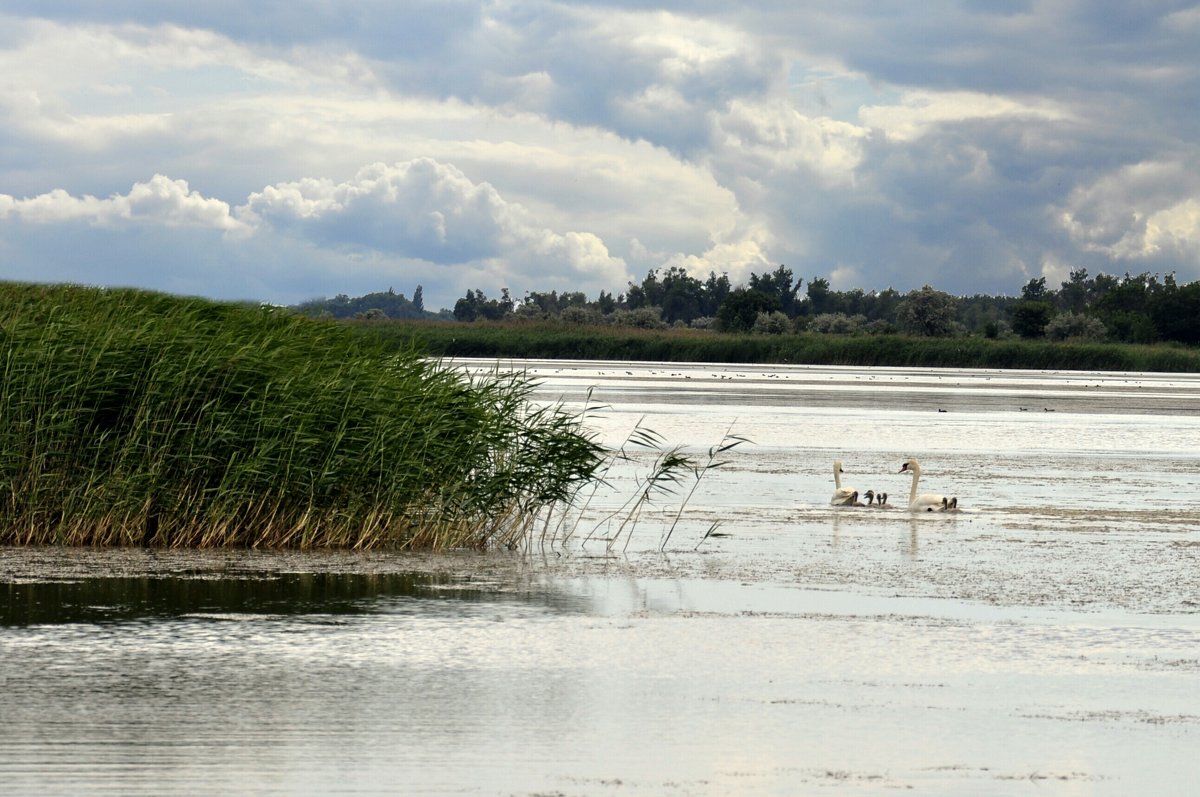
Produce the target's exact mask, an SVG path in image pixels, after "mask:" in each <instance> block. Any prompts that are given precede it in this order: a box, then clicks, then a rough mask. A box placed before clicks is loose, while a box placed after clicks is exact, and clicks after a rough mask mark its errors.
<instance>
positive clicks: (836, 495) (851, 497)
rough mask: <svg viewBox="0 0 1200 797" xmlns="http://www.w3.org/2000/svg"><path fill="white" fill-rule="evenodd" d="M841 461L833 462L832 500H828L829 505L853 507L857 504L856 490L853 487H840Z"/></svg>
mask: <svg viewBox="0 0 1200 797" xmlns="http://www.w3.org/2000/svg"><path fill="white" fill-rule="evenodd" d="M842 473H843V471H842V461H841V460H840V459H838V460H834V462H833V486H834V490H833V498H830V499H829V503H831V504H833V505H834V506H853V505H854V504H856V503H858V490H855V489H854V488H853V487H843V486H842Z"/></svg>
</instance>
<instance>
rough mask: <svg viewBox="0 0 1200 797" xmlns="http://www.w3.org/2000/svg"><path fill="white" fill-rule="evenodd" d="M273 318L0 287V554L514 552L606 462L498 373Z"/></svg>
mask: <svg viewBox="0 0 1200 797" xmlns="http://www.w3.org/2000/svg"><path fill="white" fill-rule="evenodd" d="M426 352H427V349H426V348H424V347H422V348H420V349H417V348H414V346H411V345H403V346H396V345H395V341H386V342H385V341H380V340H377V339H372V338H371V337H369V336H363V335H360V334H355V333H354V332H353V331H352V330H350V329H347V328H346V327H345V326H341V325H337V324H334V323H329V322H314V321H311V320H308V319H305V318H301V317H298V316H295V315H293V314H290V313H286V312H280V311H277V310H274V309H271V308H260V307H255V306H245V305H234V304H225V303H216V302H210V301H205V300H200V299H183V298H177V297H169V296H165V295H160V294H152V293H146V292H140V291H133V290H100V289H90V288H79V287H68V286H34V285H22V284H0V358H2V360H0V544H4V545H14V544H17V545H20V544H71V545H152V546H174V547H195V546H289V547H299V548H313V547H329V546H336V547H351V548H369V547H375V546H392V547H421V548H434V549H445V548H455V547H465V546H474V547H486V546H493V545H513V544H517V543H518V542H519V541H520V540H522V539H525V538H526V537H527V536H528V535H529V534H530V530H531V529H532V528H533V527H534V524H535V523H539V522H542V523H544V522H545V521H546V519H547V516H548V514H549V513H551V512H553V511H555V510H556V508H561V507H563V506H564V505H569V504H570V502H571V501H572V500H573V498H574V496H575V494H576V492H577V491H578V490H579V489H580V488H581V487H582V486H583V485H585V484H587V483H589V482H590V481H591V480H593V479H594V478H595V476H596V472H597V469H598V468H599V467H600V466H601V461H602V459H603V452H602V451H601V449H600V447H599V445H598V444H597V443H595V442H594V441H593V440H592V439H591V438H590V437H589V436H587V435H586V434H584V433H583V432H582V431H581V429H582V427H581V423H580V418H579V417H578V416H577V415H573V414H570V413H567V412H564V411H563V410H562V409H561V408H555V407H552V408H545V407H540V406H537V405H533V404H531V403H530V402H528V401H527V399H528V397H529V395H530V392H531V390H532V386H531V385H530V384H529V383H527V382H525V381H523V380H522V379H520V378H518V377H516V376H511V375H503V374H495V375H492V376H489V377H483V378H473V379H469V380H468V379H467V378H466V377H464V376H462V375H461V374H460V373H458V372H457V371H453V370H451V369H448V368H443V367H441V366H440V365H438V364H437V363H436V362H434V361H430V360H428V359H427V358H425V357H424V356H423V355H424V354H426Z"/></svg>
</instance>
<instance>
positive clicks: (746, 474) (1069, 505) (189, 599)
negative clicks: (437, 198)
mask: <svg viewBox="0 0 1200 797" xmlns="http://www.w3.org/2000/svg"><path fill="white" fill-rule="evenodd" d="M459 364H460V365H461V366H462V367H463V368H464V369H467V370H472V371H474V370H488V369H490V368H493V367H496V363H495V362H494V361H488V362H483V361H462V362H460V363H459ZM502 367H505V368H509V367H516V368H519V369H521V370H525V371H526V372H528V373H529V374H530V375H531V376H533V377H534V378H536V379H538V380H539V381H540V383H541V387H540V388H539V393H538V395H539V397H540V398H541V399H543V400H546V401H555V400H562V401H564V402H565V403H566V404H567V405H568V406H570V407H573V408H582V407H583V406H584V402H585V401H590V402H591V405H592V409H591V410H589V413H588V416H587V417H588V425H589V428H590V429H592V430H593V431H594V432H595V434H597V435H598V436H599V437H600V438H601V439H602V440H604V441H605V442H606V443H608V444H609V445H610V446H612V447H618V446H621V444H622V443H623V442H624V441H625V440H626V439H627V438H628V437H629V435H630V433H631V431H632V430H633V429H634V428H635V427H637V426H638V425H639V424H640V425H641V426H642V427H646V428H650V429H653V430H654V431H655V432H657V433H658V434H660V435H661V436H662V437H663V438H664V440H665V441H666V445H668V446H670V445H680V446H683V447H684V450H685V451H686V452H687V453H690V454H692V455H693V456H696V457H698V458H699V459H700V461H705V460H707V458H708V451H709V449H710V448H711V447H713V446H715V445H718V444H719V443H720V442H721V441H722V439H723V438H725V436H726V435H727V434H734V435H738V436H740V437H743V438H746V439H747V441H748V442H746V443H743V444H740V445H738V446H737V447H735V448H733V449H732V450H730V451H728V452H727V453H726V454H725V455H723V456H722V457H721V459H722V460H724V461H725V464H724V465H722V467H720V468H716V469H713V470H710V471H709V472H707V473H706V474H705V475H704V476H703V478H701V479H700V480H699V482H695V481H694V480H685V481H684V482H683V483H682V484H681V485H680V490H679V492H677V493H676V494H675V495H673V496H670V495H668V496H660V497H659V498H657V499H656V500H655V501H653V502H652V503H651V504H650V505H649V506H648V507H646V508H645V509H644V510H643V511H642V513H641V515H640V516H639V517H638V519H637V520H636V522H633V521H629V522H626V523H625V524H624V526H622V521H623V520H626V518H627V517H628V512H627V510H621V507H622V505H623V503H624V502H625V501H626V500H627V499H628V498H629V497H630V496H631V495H633V494H634V493H635V491H636V490H637V489H638V485H639V479H641V478H642V477H643V476H644V474H645V473H646V472H647V469H648V467H649V465H650V463H651V462H652V460H653V453H652V452H646V451H639V450H636V449H634V448H632V447H630V448H628V449H627V450H628V451H629V453H630V455H631V456H630V460H629V461H623V462H618V463H616V464H614V467H613V469H612V470H611V471H610V473H609V481H610V483H611V487H610V488H608V489H605V490H602V491H599V492H598V493H597V494H596V495H595V496H594V497H593V498H592V500H591V502H590V503H589V505H588V508H587V512H586V513H585V514H584V516H583V517H579V518H576V517H572V518H570V519H569V520H568V522H567V523H566V524H564V525H562V526H558V527H554V528H551V529H548V530H547V533H546V535H545V536H544V537H539V539H538V540H536V543H535V545H534V546H533V547H532V549H531V550H529V551H524V552H503V553H500V552H496V553H488V554H479V553H470V554H452V555H446V556H432V555H415V554H410V555H398V554H388V553H368V554H353V553H345V552H339V553H321V554H298V553H294V552H285V553H264V552H210V553H197V552H161V551H141V550H137V551H120V550H115V551H112V550H110V551H63V550H55V549H36V550H24V549H0V595H3V596H4V601H3V603H2V604H0V606H2V612H0V689H2V691H0V784H2V786H0V791H2V792H3V793H4V794H78V793H89V794H108V793H113V794H116V793H119V794H163V793H188V794H205V793H213V794H215V793H220V794H228V793H248V794H327V793H359V794H363V793H379V794H454V795H458V794H471V795H522V796H525V795H528V796H529V797H532V796H533V795H618V796H620V795H639V796H640V795H727V794H744V795H791V794H830V793H833V794H847V795H850V794H853V795H862V794H894V793H897V792H898V791H902V792H909V793H915V794H936V795H963V794H972V795H1018V794H1019V795H1024V794H1037V795H1046V794H1051V795H1130V794H1155V795H1176V794H1177V795H1185V794H1187V795H1190V794H1195V793H1197V790H1198V789H1200V785H1198V784H1200V756H1197V754H1196V753H1197V750H1200V503H1198V502H1197V496H1198V495H1200V378H1197V377H1194V376H1167V375H1147V374H1107V373H1106V374H1097V373H1086V374H1085V373H1065V372H1064V373H1046V372H1000V371H965V370H924V369H922V370H917V369H894V368H889V369H864V368H828V367H811V368H810V367H782V366H780V367H763V366H736V367H728V366H683V365H679V364H633V363H614V362H608V363H581V362H548V361H528V362H520V363H509V362H505V363H503V364H502ZM909 458H917V459H919V460H920V462H921V465H922V468H923V474H922V477H921V491H922V492H925V491H930V492H938V493H944V494H946V495H953V496H956V497H957V498H958V499H959V503H960V506H961V508H962V511H960V512H957V513H940V512H939V513H927V514H916V515H912V514H910V513H908V512H906V511H905V510H904V505H905V503H906V500H907V494H908V491H909V488H910V485H911V480H910V478H909V476H908V475H907V474H901V473H898V472H897V471H899V469H900V465H901V463H902V462H903V461H904V460H906V459H909ZM835 459H838V460H841V461H842V463H843V469H844V470H845V474H844V476H843V479H844V481H845V483H847V484H851V485H853V486H855V487H857V488H858V489H859V490H860V492H865V490H867V489H872V490H875V491H877V492H887V493H888V494H889V504H890V505H891V506H892V508H890V509H878V508H866V507H862V508H852V507H847V508H834V507H831V506H830V505H829V503H828V502H829V497H830V494H831V493H832V492H833V473H832V467H833V466H832V463H833V461H834V460H835ZM693 486H695V491H694V492H692V493H691V494H690V495H688V492H689V491H690V490H691V489H692V487H693ZM685 496H686V497H687V500H686V502H684V501H683V498H684V497H685ZM681 504H682V513H680V509H681ZM672 524H675V525H674V528H673V530H672ZM714 526H715V529H714ZM668 531H669V532H670V536H669V538H668ZM710 531H713V532H714V533H712V534H708V536H706V533H708V532H710ZM564 536H568V539H567V540H566V542H565V543H564V542H563V539H562V538H563V537H564Z"/></svg>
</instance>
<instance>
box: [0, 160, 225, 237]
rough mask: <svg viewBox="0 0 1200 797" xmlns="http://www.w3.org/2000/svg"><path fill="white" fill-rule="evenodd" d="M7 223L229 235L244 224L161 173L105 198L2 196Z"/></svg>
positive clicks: (1, 214)
mask: <svg viewBox="0 0 1200 797" xmlns="http://www.w3.org/2000/svg"><path fill="white" fill-rule="evenodd" d="M5 218H13V219H16V220H20V221H24V222H28V223H31V224H54V223H61V222H72V221H82V222H85V223H87V224H90V225H93V226H98V227H116V226H119V225H123V224H145V225H153V224H161V225H165V226H167V227H202V228H208V229H213V230H220V231H224V232H233V231H236V230H239V229H242V224H241V223H240V222H238V221H237V220H236V219H234V218H233V217H232V216H231V215H230V212H229V205H228V204H227V203H225V202H223V201H221V200H219V199H213V198H210V197H204V196H202V195H201V194H200V193H199V192H198V191H193V190H191V189H190V188H189V187H188V184H187V181H186V180H172V179H170V178H168V177H164V176H163V175H161V174H156V175H154V177H152V178H150V179H149V180H148V181H146V182H142V183H134V185H133V187H132V188H131V189H130V190H129V193H127V194H114V195H113V196H110V197H107V198H105V199H97V198H96V197H94V196H87V195H84V196H78V197H76V196H72V195H71V194H69V193H67V192H66V191H64V190H62V189H55V190H53V191H50V192H48V193H45V194H39V195H38V196H34V197H29V198H25V199H16V198H14V197H11V196H7V195H4V194H0V219H5Z"/></svg>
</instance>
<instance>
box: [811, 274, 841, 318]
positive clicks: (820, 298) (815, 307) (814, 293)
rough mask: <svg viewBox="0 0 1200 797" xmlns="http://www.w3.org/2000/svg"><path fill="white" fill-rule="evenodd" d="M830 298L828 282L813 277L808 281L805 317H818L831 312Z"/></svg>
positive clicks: (831, 303)
mask: <svg viewBox="0 0 1200 797" xmlns="http://www.w3.org/2000/svg"><path fill="white" fill-rule="evenodd" d="M833 309H834V308H833V302H832V297H831V296H830V293H829V280H827V279H823V278H821V277H814V278H813V279H810V280H809V281H808V302H807V307H806V308H805V312H804V314H805V315H820V314H821V313H831V312H833Z"/></svg>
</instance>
